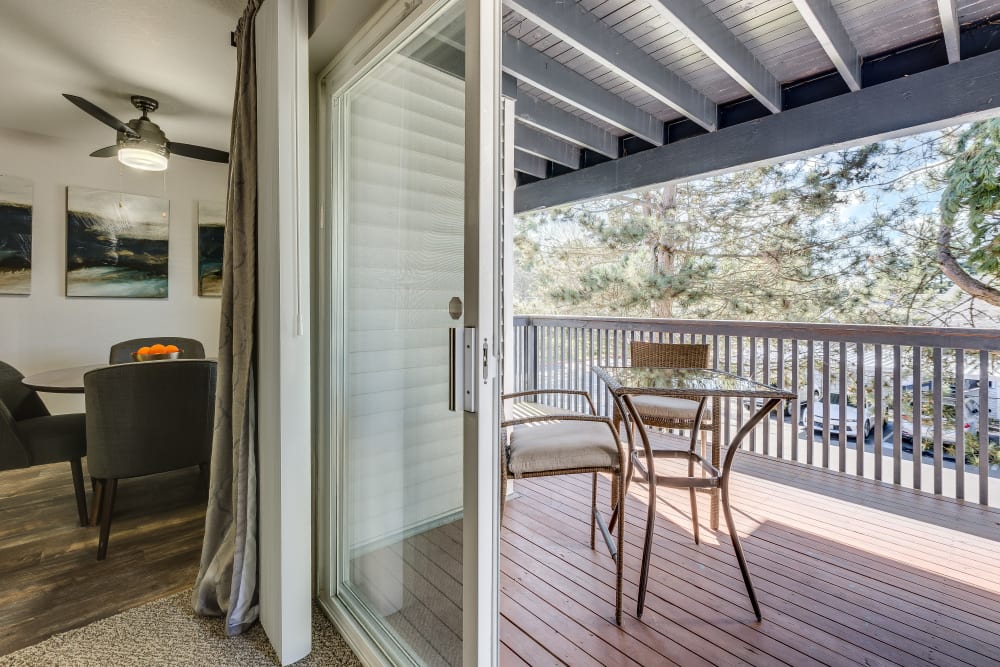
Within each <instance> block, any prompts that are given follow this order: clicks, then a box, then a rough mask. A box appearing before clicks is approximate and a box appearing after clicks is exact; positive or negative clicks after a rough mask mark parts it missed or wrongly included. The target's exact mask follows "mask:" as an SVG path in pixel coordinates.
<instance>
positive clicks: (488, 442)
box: [314, 0, 501, 665]
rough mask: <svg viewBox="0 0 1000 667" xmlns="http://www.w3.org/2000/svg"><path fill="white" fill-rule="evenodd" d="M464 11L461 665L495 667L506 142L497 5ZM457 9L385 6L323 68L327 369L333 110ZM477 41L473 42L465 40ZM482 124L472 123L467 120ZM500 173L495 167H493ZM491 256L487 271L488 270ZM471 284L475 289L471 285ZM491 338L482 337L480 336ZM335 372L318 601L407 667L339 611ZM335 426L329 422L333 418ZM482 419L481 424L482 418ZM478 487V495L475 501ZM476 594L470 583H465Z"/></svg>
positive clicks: (323, 345)
mask: <svg viewBox="0 0 1000 667" xmlns="http://www.w3.org/2000/svg"><path fill="white" fill-rule="evenodd" d="M460 1H462V2H465V8H466V71H467V79H469V76H468V73H470V72H476V74H477V75H476V76H475V77H473V79H474V81H477V82H478V81H480V80H481V81H483V85H481V86H470V85H469V84H468V83H467V86H466V157H465V161H466V167H465V168H466V192H465V207H466V209H465V210H466V216H465V217H466V248H467V253H466V258H467V262H469V259H468V257H469V253H468V249H471V248H472V247H478V248H479V260H480V261H473V262H472V263H471V265H472V266H473V267H474V269H475V270H473V271H470V270H469V269H468V266H467V270H466V304H465V323H466V326H476V327H477V328H478V331H479V335H478V339H479V340H478V345H479V350H478V355H482V354H483V352H482V347H481V346H482V344H483V343H484V342H485V343H486V355H485V361H486V363H485V365H484V366H483V365H477V379H478V382H479V387H478V391H477V393H476V395H477V414H475V415H472V414H465V416H464V417H465V419H464V422H465V427H464V432H465V443H466V444H465V448H464V453H463V455H464V459H463V460H464V465H463V469H464V478H463V494H464V496H465V498H464V504H465V507H466V508H468V507H475V511H474V512H470V511H466V512H465V514H464V521H463V527H464V536H463V538H464V539H463V542H464V545H463V548H464V550H465V554H464V557H463V561H464V564H463V587H462V588H463V597H464V599H463V610H470V609H474V610H475V612H474V613H471V614H470V613H465V614H464V622H463V652H464V654H463V659H464V663H465V664H469V665H495V664H497V661H498V651H499V643H498V642H499V639H498V629H497V628H498V609H499V607H498V569H497V568H498V560H499V544H498V542H499V537H498V536H499V516H498V512H499V503H498V498H497V493H498V489H499V479H498V470H497V465H496V461H497V454H496V452H497V447H498V428H497V424H498V419H497V418H496V415H498V414H499V413H498V412H497V409H498V407H499V405H498V404H499V401H498V396H499V393H498V390H497V387H496V384H497V363H496V354H497V352H496V351H497V349H498V348H497V345H498V337H497V329H498V323H497V322H496V317H495V313H494V312H486V313H479V304H480V303H484V304H494V303H495V301H496V294H497V292H498V287H499V286H498V280H497V268H496V257H497V255H498V252H497V250H498V249H497V247H496V239H497V238H498V235H497V228H498V225H499V215H498V210H499V201H498V197H499V183H500V181H499V180H498V179H499V178H500V165H499V159H498V158H497V154H498V151H499V145H500V137H499V128H500V93H499V91H500V37H499V35H500V32H499V31H500V14H501V12H500V7H501V4H500V2H499V0H483V1H482V2H479V1H477V0H460ZM450 2H451V0H434V1H431V2H418V3H413V2H404V1H402V0H399V1H397V2H392V3H387V4H386V5H385V6H383V8H382V9H381V10H380V11H379V12H378V13H376V15H375V16H373V17H372V18H371V19H370V20H369V21H368V22H367V23H366V24H365V26H364V27H363V28H362V29H361V30H359V32H358V35H357V36H356V37H355V38H354V40H352V42H351V43H350V44H349V45H348V46H347V47H346V48H345V49H344V50H343V51H342V52H341V53H340V54H339V55H338V56H337V57H336V58H335V59H334V61H333V62H332V63H330V65H329V66H327V67H326V68H325V69H324V70H322V71H321V72H320V74H319V80H318V86H317V89H318V96H319V99H318V102H319V104H318V107H319V114H318V118H319V132H318V135H319V136H318V140H317V142H316V143H315V144H314V145H315V146H319V147H320V150H321V151H322V153H321V156H320V158H319V160H318V179H317V183H319V184H320V185H319V187H318V188H317V190H318V191H317V193H316V196H317V201H318V211H319V221H318V222H319V230H318V232H319V233H318V235H317V237H318V243H319V244H320V246H321V249H320V252H319V253H317V258H318V262H317V264H318V266H317V271H316V272H315V275H316V279H317V281H318V285H317V286H316V290H317V294H318V297H319V298H318V303H319V304H320V311H319V312H318V313H317V315H318V316H319V320H320V321H319V329H318V331H319V335H318V338H317V339H318V341H321V342H320V344H319V345H317V351H316V356H317V364H318V366H319V368H320V369H331V370H332V369H334V368H335V367H337V365H338V364H340V363H342V360H341V359H340V355H339V354H338V353H337V350H336V347H335V344H334V341H333V340H332V338H333V336H332V335H331V334H332V333H333V332H334V327H335V326H336V323H335V322H334V321H333V312H335V309H336V304H334V306H333V307H331V305H330V304H331V299H333V300H335V299H337V298H338V297H337V295H336V294H334V293H331V290H330V289H329V285H332V284H333V281H334V279H335V278H336V277H337V275H338V273H339V271H340V270H341V267H340V266H335V265H334V263H333V261H332V260H333V258H334V257H337V256H338V254H337V251H338V247H337V244H338V242H339V240H338V239H337V238H336V234H335V231H336V226H335V225H334V224H333V223H334V221H335V220H337V219H338V217H339V213H341V211H338V210H337V207H338V206H340V205H342V203H343V202H338V201H332V200H331V196H330V191H331V188H330V187H327V186H328V185H329V184H334V183H336V182H338V179H341V178H342V177H343V173H344V172H343V168H342V165H339V164H337V163H336V161H337V150H336V148H335V147H336V146H337V145H338V144H339V143H340V142H342V140H343V137H341V136H339V132H340V127H341V123H339V122H338V117H337V114H338V109H336V108H335V105H334V104H333V100H335V99H336V98H337V97H339V96H340V95H341V94H342V93H343V92H344V91H346V90H347V89H349V88H350V87H351V86H352V85H354V84H355V83H356V82H357V81H358V80H359V79H360V78H361V77H363V76H364V75H365V74H366V73H367V72H368V71H369V70H370V69H371V68H372V67H373V66H375V65H376V64H377V63H379V62H381V61H382V59H384V58H385V57H386V56H387V55H388V54H389V53H392V52H393V51H395V50H396V49H398V48H399V47H400V45H401V44H402V43H404V42H405V41H406V39H407V38H409V37H410V36H412V35H413V34H414V31H415V30H416V29H417V27H418V26H420V25H423V24H424V23H425V22H427V21H429V20H432V18H433V17H434V16H436V15H437V14H438V13H440V12H441V11H443V10H444V8H445V7H446V6H447V5H449V4H450ZM480 31H483V34H486V35H490V36H491V39H489V40H486V41H488V42H489V43H488V44H482V43H480V41H479V40H478V35H479V34H480ZM473 36H475V38H473V39H470V37H473ZM470 118H472V119H475V123H470V122H469V119H470ZM481 145H492V146H494V147H495V148H494V151H493V152H494V158H496V159H494V160H491V161H490V162H489V163H488V164H486V165H483V164H481V160H480V153H481V151H480V146H481ZM493 163H496V164H493ZM484 258H488V259H489V261H486V259H484ZM470 283H471V284H470ZM484 332H485V334H484ZM331 375H332V373H328V372H324V371H323V370H321V372H320V381H319V383H318V386H317V402H316V405H317V414H316V422H317V447H316V452H317V463H318V467H319V470H318V488H317V494H316V516H317V526H318V538H319V539H318V545H317V554H316V557H317V578H318V581H317V584H318V589H319V590H318V593H319V601H320V604H321V606H322V607H323V608H324V610H325V611H326V612H327V613H328V614H329V616H330V617H331V619H333V621H334V623H335V624H336V625H337V627H338V629H339V630H340V631H341V633H342V634H343V635H344V637H345V639H346V640H347V642H348V643H349V644H350V645H351V648H352V649H353V650H354V651H355V653H356V654H357V655H358V656H359V657H360V658H361V659H362V661H363V662H364V663H365V664H371V665H377V664H384V663H386V662H388V661H394V662H400V661H402V660H403V659H404V657H403V653H402V652H401V651H395V650H393V647H377V646H375V645H374V644H373V643H372V641H371V639H370V636H371V635H370V632H369V630H368V629H366V628H365V627H363V626H362V625H361V624H360V623H359V622H358V620H357V618H356V617H355V616H354V615H353V614H352V613H351V612H350V611H349V610H348V609H347V608H346V607H345V606H344V605H342V604H341V603H340V602H339V601H338V594H339V591H338V590H337V586H338V581H339V578H338V576H337V567H338V564H337V563H336V562H335V559H336V554H337V549H336V545H335V544H334V542H333V540H334V539H335V536H336V535H337V532H338V530H337V521H338V513H339V511H340V509H339V508H338V507H336V504H335V500H336V498H335V494H333V493H331V489H332V484H331V483H332V481H333V480H335V479H336V474H335V472H336V468H337V466H338V465H339V462H338V461H336V460H334V458H335V457H334V454H335V452H332V451H331V449H332V448H331V447H330V446H329V443H331V442H333V439H334V437H335V429H337V428H338V424H339V423H340V419H339V415H338V414H337V411H336V405H337V400H336V398H337V397H336V396H334V395H333V389H332V386H331ZM331 417H332V418H331ZM480 417H481V418H480ZM476 489H479V490H480V491H481V492H480V493H479V494H476ZM469 584H472V585H469Z"/></svg>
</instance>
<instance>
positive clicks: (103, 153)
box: [90, 144, 118, 157]
mask: <svg viewBox="0 0 1000 667" xmlns="http://www.w3.org/2000/svg"><path fill="white" fill-rule="evenodd" d="M116 155H118V144H115V145H114V146H105V147H104V148H98V149H97V150H96V151H94V152H93V153H91V154H90V157H115V156H116Z"/></svg>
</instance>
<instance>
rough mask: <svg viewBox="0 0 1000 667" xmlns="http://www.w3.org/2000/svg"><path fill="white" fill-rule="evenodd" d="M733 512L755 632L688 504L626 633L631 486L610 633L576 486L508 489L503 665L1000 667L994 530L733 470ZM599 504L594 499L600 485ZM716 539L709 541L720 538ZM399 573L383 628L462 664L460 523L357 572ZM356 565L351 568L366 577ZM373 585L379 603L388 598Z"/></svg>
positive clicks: (823, 476)
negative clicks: (619, 603)
mask: <svg viewBox="0 0 1000 667" xmlns="http://www.w3.org/2000/svg"><path fill="white" fill-rule="evenodd" d="M736 470H737V473H736V475H735V477H734V480H733V487H732V495H733V504H734V510H735V515H736V521H737V524H738V529H739V531H740V534H741V536H742V538H743V545H744V549H745V550H746V553H747V558H748V560H749V563H750V569H751V573H752V575H753V577H754V582H755V584H756V590H757V595H758V598H759V599H760V602H761V606H762V610H763V615H764V620H763V622H760V623H757V622H756V620H755V619H754V616H753V613H752V611H751V609H750V604H749V601H748V600H747V597H746V591H745V589H744V587H743V582H742V580H741V578H740V574H739V569H738V568H737V565H736V559H735V556H734V555H733V552H732V547H731V544H730V542H729V538H728V535H727V533H726V532H725V531H724V529H723V530H722V531H719V532H713V531H711V530H709V528H708V521H707V516H708V505H709V498H708V497H707V495H705V494H699V503H700V507H699V510H700V512H699V513H700V516H701V517H702V524H701V536H702V544H701V545H695V544H694V541H693V539H692V534H691V523H690V509H689V506H688V496H687V492H686V491H680V490H661V491H660V493H659V497H660V500H659V505H658V513H659V516H658V523H657V528H656V536H655V540H654V546H653V560H652V565H651V570H650V585H649V591H648V594H647V598H646V610H645V612H644V614H643V617H642V619H641V620H639V619H637V618H636V617H635V604H636V599H635V598H636V590H637V586H638V569H639V563H640V557H641V545H642V539H643V530H644V526H645V509H644V508H645V487H644V486H642V485H638V484H634V485H633V486H632V489H631V493H630V496H629V499H628V501H627V504H628V521H627V523H626V548H625V559H626V560H625V588H624V595H625V605H626V607H625V612H626V614H625V619H624V623H623V625H622V627H621V628H619V627H617V626H615V624H614V569H613V563H612V561H611V559H610V557H609V556H608V555H607V552H606V551H605V550H604V547H603V545H602V544H601V542H600V538H598V549H597V550H596V551H592V550H591V549H590V545H589V536H590V532H589V524H588V522H587V516H588V508H589V498H590V487H589V477H588V476H572V477H553V478H544V479H536V480H519V481H516V482H515V487H516V490H517V497H515V498H513V499H511V500H510V501H509V502H508V503H507V510H506V516H505V517H504V525H503V530H502V531H501V572H500V611H501V618H500V639H501V649H500V651H501V653H500V655H501V662H502V663H503V664H505V665H532V666H536V665H561V664H565V665H671V664H675V665H683V666H685V667H687V666H688V665H794V666H796V667H797V666H799V665H804V666H808V665H858V664H864V665H873V666H879V665H883V666H884V665H906V666H910V665H915V666H930V665H997V664H1000V645H998V642H997V637H1000V568H998V567H997V564H998V558H1000V512H998V511H996V510H991V509H986V508H982V507H980V506H978V505H975V504H971V503H962V502H960V501H953V500H943V499H939V498H934V497H933V496H930V495H928V494H921V493H919V492H914V491H911V490H906V489H897V488H893V487H890V486H888V485H883V484H877V483H873V482H870V481H865V480H858V479H856V478H851V477H842V476H840V475H838V474H836V473H832V472H828V471H822V470H817V469H812V468H807V467H805V466H803V465H799V464H794V463H786V462H780V461H776V460H773V459H766V458H763V457H760V456H756V455H752V454H742V453H741V455H740V458H739V459H738V460H737V464H736ZM600 494H601V496H600V497H601V498H602V499H605V500H604V502H606V499H607V498H608V497H609V494H610V489H609V485H608V484H607V480H605V479H603V478H602V479H601V481H600ZM723 526H724V523H723ZM368 558H373V559H376V561H374V563H375V564H376V567H375V569H374V570H372V571H379V568H378V567H377V559H382V560H381V565H382V566H383V567H382V569H381V571H382V572H385V571H396V572H399V573H400V574H399V577H398V581H395V582H393V583H392V584H391V585H389V588H397V589H399V590H402V591H403V593H402V598H401V602H402V606H401V607H400V608H399V609H398V611H396V612H395V613H393V614H392V615H390V616H389V617H388V618H387V623H388V624H389V625H390V626H392V627H393V628H395V630H396V631H397V632H398V634H399V635H400V636H401V637H403V638H404V640H405V641H406V642H407V643H409V644H410V645H411V646H412V647H413V648H414V650H415V651H416V652H417V653H418V654H419V655H420V656H421V657H422V658H423V659H424V660H425V661H426V662H427V663H428V664H431V665H446V664H457V660H458V656H460V640H459V633H460V625H456V624H457V623H460V619H461V608H460V605H461V602H460V594H461V587H460V580H461V575H460V573H461V523H460V522H455V523H451V524H447V525H445V526H441V527H439V528H436V529H434V530H432V531H429V532H426V533H423V534H420V535H416V536H413V537H410V538H408V539H407V540H405V541H404V542H402V543H401V544H397V545H393V546H392V547H388V548H386V549H385V550H382V551H381V552H376V553H375V554H369V556H366V557H365V559H368ZM363 560H364V559H363ZM379 583H380V585H382V586H385V585H386V582H385V580H384V579H383V580H381V581H380V582H379Z"/></svg>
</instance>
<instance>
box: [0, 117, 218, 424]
mask: <svg viewBox="0 0 1000 667" xmlns="http://www.w3.org/2000/svg"><path fill="white" fill-rule="evenodd" d="M95 122H96V121H95ZM108 132H109V137H111V138H113V136H114V135H113V133H112V131H111V130H108ZM95 148H98V146H91V145H89V144H88V145H83V144H79V143H76V142H73V141H67V140H64V139H57V138H54V137H46V136H42V135H37V134H27V133H23V132H16V131H12V130H5V129H0V174H7V175H11V176H19V177H22V178H26V179H28V180H30V181H32V182H33V183H34V211H33V233H32V276H31V294H30V296H6V295H0V359H3V360H4V361H6V362H8V363H10V364H13V365H14V366H15V367H17V368H18V369H19V370H21V372H22V373H25V374H30V373H35V372H39V371H44V370H50V369H54V368H62V367H67V366H80V365H84V364H94V363H101V362H106V361H107V358H108V349H109V348H110V347H111V344H112V343H114V342H117V341H120V340H126V339H129V338H137V337H140V336H187V337H191V338H197V339H198V340H200V341H202V343H204V345H205V352H206V354H207V355H208V356H215V354H216V352H217V350H218V341H219V304H220V300H219V298H218V297H199V296H198V281H197V263H198V260H197V251H198V235H197V224H198V218H197V206H198V200H199V199H206V200H215V201H225V197H226V174H227V166H226V165H223V164H215V163H208V162H202V161H199V160H190V159H187V158H171V160H170V167H169V168H168V169H167V171H166V172H165V173H166V180H165V181H164V175H163V173H144V172H138V171H135V170H132V169H128V168H126V167H122V168H119V165H118V162H117V161H116V160H114V159H97V158H92V157H89V153H90V152H91V151H92V150H94V149H95ZM67 185H76V186H84V187H91V188H101V189H106V190H116V191H117V190H119V189H120V190H122V191H124V192H128V193H134V194H142V195H149V196H155V197H165V198H167V199H169V200H170V268H169V271H170V273H169V296H168V297H167V298H166V299H98V298H82V297H77V298H67V297H66V296H64V295H65V293H66V288H65V275H66V186H67ZM42 396H43V399H44V400H45V402H46V404H48V406H49V409H50V410H52V411H53V412H75V411H82V410H83V396H82V395H58V394H43V395H42Z"/></svg>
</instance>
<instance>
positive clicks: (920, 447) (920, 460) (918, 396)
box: [913, 345, 924, 490]
mask: <svg viewBox="0 0 1000 667" xmlns="http://www.w3.org/2000/svg"><path fill="white" fill-rule="evenodd" d="M920 354H921V352H920V347H919V346H917V345H914V346H913V488H914V489H917V490H920V482H921V480H920V474H921V472H922V471H921V468H922V467H923V465H924V440H923V434H922V433H921V432H920V431H921V426H922V424H921V419H920V418H921V417H922V416H923V412H922V410H921V408H922V406H923V402H924V396H923V387H921V385H922V384H923V381H922V380H921V379H920Z"/></svg>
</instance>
